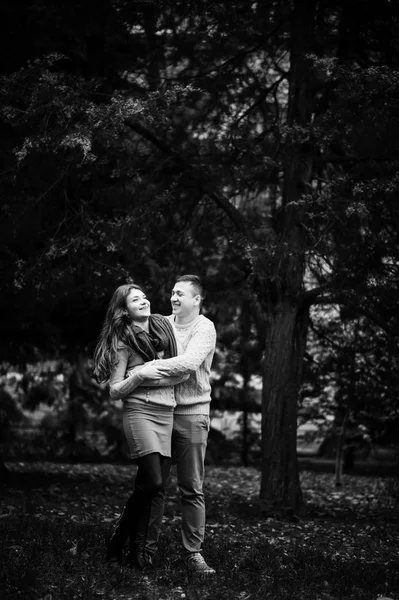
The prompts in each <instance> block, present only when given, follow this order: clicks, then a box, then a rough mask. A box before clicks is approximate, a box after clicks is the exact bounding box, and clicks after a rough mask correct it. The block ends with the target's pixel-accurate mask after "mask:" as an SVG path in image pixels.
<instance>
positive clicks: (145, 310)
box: [93, 284, 187, 568]
mask: <svg viewBox="0 0 399 600" xmlns="http://www.w3.org/2000/svg"><path fill="white" fill-rule="evenodd" d="M176 354H177V350H176V341H175V338H174V334H173V329H172V326H171V324H170V323H169V321H168V320H167V319H166V318H165V317H163V316H161V315H151V310H150V302H149V301H148V299H147V297H146V295H145V293H144V292H143V290H142V289H141V288H140V287H139V286H137V285H133V284H128V285H121V286H120V287H118V288H117V290H116V291H115V292H114V294H113V296H112V299H111V301H110V304H109V306H108V309H107V313H106V316H105V320H104V324H103V327H102V331H101V334H100V337H99V341H98V344H97V347H96V350H95V354H94V372H93V377H94V378H95V379H96V380H97V381H98V382H99V383H105V382H108V383H109V391H110V398H111V399H112V400H118V399H123V428H124V432H125V435H126V440H127V442H128V445H129V449H130V453H131V457H132V458H133V459H136V461H137V464H138V471H137V476H136V481H135V489H134V492H133V494H132V495H131V496H130V498H129V499H128V501H127V503H126V505H125V507H124V509H123V511H122V514H121V516H120V518H119V521H118V523H117V525H116V528H115V530H114V532H113V534H112V536H111V538H110V540H109V542H108V546H107V555H106V559H107V561H108V562H110V563H113V564H119V565H121V564H122V556H123V547H124V545H125V542H126V540H127V538H128V537H129V538H130V551H129V555H128V559H127V564H128V566H133V565H137V566H138V567H139V568H144V567H145V566H151V564H152V560H151V556H149V555H148V554H146V553H145V551H144V544H145V537H146V533H147V528H148V522H149V517H150V511H151V500H152V498H153V497H154V496H155V495H156V494H157V493H158V492H159V491H161V490H163V489H164V486H165V478H164V476H163V469H162V467H163V463H164V461H165V458H168V457H170V456H171V437H172V426H173V409H174V407H175V405H176V402H175V397H174V389H173V386H174V385H176V384H177V383H180V382H181V381H184V380H185V379H186V378H187V375H186V376H183V377H167V378H166V377H162V376H161V375H160V374H159V373H157V371H156V369H154V366H152V365H151V363H152V361H153V360H155V359H157V358H169V357H172V356H176ZM147 377H151V379H149V378H147ZM154 377H155V378H154Z"/></svg>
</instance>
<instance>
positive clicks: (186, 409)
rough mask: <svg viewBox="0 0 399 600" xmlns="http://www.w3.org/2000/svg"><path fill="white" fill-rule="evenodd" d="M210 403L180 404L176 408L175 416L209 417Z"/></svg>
mask: <svg viewBox="0 0 399 600" xmlns="http://www.w3.org/2000/svg"><path fill="white" fill-rule="evenodd" d="M209 405H210V402H200V403H198V404H178V405H177V406H176V408H175V415H208V416H209Z"/></svg>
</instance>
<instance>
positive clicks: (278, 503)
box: [260, 304, 308, 517]
mask: <svg viewBox="0 0 399 600" xmlns="http://www.w3.org/2000/svg"><path fill="white" fill-rule="evenodd" d="M307 324H308V316H307V313H306V314H302V315H298V314H297V310H296V308H295V307H294V306H290V305H289V304H282V305H281V306H280V307H279V308H278V309H277V311H276V313H275V315H274V317H273V318H272V319H270V324H269V326H268V332H267V338H266V350H265V362H264V374H263V398H262V400H263V401H262V441H263V448H262V483H261V490H260V506H261V512H262V514H263V515H264V516H273V517H292V516H295V515H298V514H299V513H300V510H301V505H302V493H301V488H300V482H299V470H298V462H297V453H296V432H297V399H298V392H299V387H300V382H301V376H302V363H303V355H304V351H305V342H306V332H307Z"/></svg>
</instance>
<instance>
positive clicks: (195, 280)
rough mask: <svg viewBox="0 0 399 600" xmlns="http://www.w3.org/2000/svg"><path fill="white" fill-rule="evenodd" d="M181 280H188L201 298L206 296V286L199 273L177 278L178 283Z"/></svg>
mask: <svg viewBox="0 0 399 600" xmlns="http://www.w3.org/2000/svg"><path fill="white" fill-rule="evenodd" d="M179 281H188V282H189V283H191V285H192V286H193V288H194V291H195V294H198V295H199V296H201V300H203V299H204V298H205V287H204V284H203V283H202V281H201V278H200V277H198V275H191V274H187V275H180V277H178V278H177V279H176V283H178V282H179Z"/></svg>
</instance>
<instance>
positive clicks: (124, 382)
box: [109, 348, 144, 400]
mask: <svg viewBox="0 0 399 600" xmlns="http://www.w3.org/2000/svg"><path fill="white" fill-rule="evenodd" d="M128 360H129V351H128V349H127V348H120V349H119V350H118V363H117V364H116V365H115V367H114V368H113V370H112V373H111V377H110V379H109V396H110V398H111V400H120V399H121V398H123V397H124V396H127V395H128V394H130V392H133V390H135V389H136V388H137V387H139V386H140V385H142V384H143V383H142V382H143V380H144V378H143V377H142V375H140V371H141V369H142V366H144V364H143V365H139V368H136V369H135V370H134V371H133V372H132V374H131V375H129V377H127V378H126V370H127V365H128Z"/></svg>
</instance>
